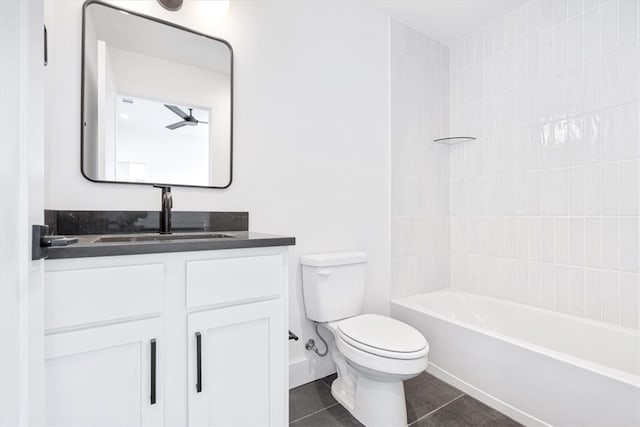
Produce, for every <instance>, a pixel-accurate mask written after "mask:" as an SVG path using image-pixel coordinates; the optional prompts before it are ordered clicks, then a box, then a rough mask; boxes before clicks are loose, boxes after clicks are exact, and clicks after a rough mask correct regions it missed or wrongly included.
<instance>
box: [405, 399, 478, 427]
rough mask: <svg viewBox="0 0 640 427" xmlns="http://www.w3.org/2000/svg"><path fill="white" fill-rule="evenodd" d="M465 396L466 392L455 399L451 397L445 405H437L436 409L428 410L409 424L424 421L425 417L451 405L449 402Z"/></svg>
mask: <svg viewBox="0 0 640 427" xmlns="http://www.w3.org/2000/svg"><path fill="white" fill-rule="evenodd" d="M464 396H465V394H464V393H462V394H461V395H460V396H458V397H456V398H454V399H451V400H450V401H448V402H447V403H445V404H444V405H440V406H438V407H437V408H436V409H434V410H433V411H431V412H427V413H426V414H424V415H423V416H421V417H420V418H417V419H416V420H415V421H413V422H412V423H411V424H409V426H412V425H414V424H415V423H417V422H418V421H422V420H424V419H425V418H427V417H428V416H429V415H432V414H435V413H436V412H438V411H439V410H440V409H442V408H444V407H445V406H447V405H449V404H451V403H453V402H455V401H456V400H458V399H460V398H462V397H464ZM409 426H407V427H409Z"/></svg>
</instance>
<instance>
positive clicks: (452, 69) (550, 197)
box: [391, 0, 640, 328]
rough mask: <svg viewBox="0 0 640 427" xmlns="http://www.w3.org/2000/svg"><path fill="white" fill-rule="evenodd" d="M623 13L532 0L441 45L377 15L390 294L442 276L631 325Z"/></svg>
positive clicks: (638, 70)
mask: <svg viewBox="0 0 640 427" xmlns="http://www.w3.org/2000/svg"><path fill="white" fill-rule="evenodd" d="M638 7H639V5H638V2H636V1H627V0H621V1H602V2H599V1H581V0H569V1H562V0H553V1H532V2H528V3H525V4H524V5H523V6H522V7H520V8H518V9H516V10H514V11H513V12H512V13H510V14H508V15H505V16H503V17H501V18H499V19H497V20H496V21H494V22H492V23H490V24H489V25H488V26H487V27H485V28H484V29H482V30H481V31H477V32H474V33H471V34H469V35H467V36H466V37H463V38H462V39H460V40H458V41H456V42H454V43H452V44H451V46H450V47H449V49H447V48H446V47H444V51H443V47H442V46H441V45H438V44H437V43H436V42H434V41H433V40H431V39H429V38H428V37H426V36H424V35H422V34H420V33H418V32H416V31H413V30H411V29H409V28H407V27H406V26H404V25H402V24H398V23H393V22H392V25H391V94H392V95H391V96H392V100H391V101H392V102H391V143H392V153H391V154H392V203H391V206H392V226H391V231H392V236H391V239H392V295H393V296H394V297H399V296H404V295H410V294H415V293H422V292H427V291H429V290H432V289H436V288H440V287H446V286H449V285H451V286H453V287H456V288H460V289H465V290H468V291H471V292H476V293H481V294H486V295H490V296H494V297H498V298H504V299H509V300H513V301H517V302H521V303H524V304H528V305H532V306H537V307H541V308H546V309H551V310H557V311H560V312H563V313H568V314H572V315H577V316H581V317H585V318H589V319H593V320H597V321H604V322H607V323H610V324H613V325H621V326H624V327H629V328H640V321H639V315H638V311H639V309H638V307H639V305H640V301H639V300H640V295H639V292H638V289H639V287H638V286H639V283H638V272H639V250H638V245H639V238H638V236H639V226H638V215H639V213H640V211H639V193H640V189H639V181H640V163H639V161H640V160H639V159H640V157H639V152H640V150H639V138H638V123H639V114H640V112H639V109H638V99H639V82H638V81H639V78H640V30H639V28H640V10H638ZM447 55H448V56H449V60H448V62H447V63H442V62H441V61H442V60H443V58H445V59H446V57H447ZM434 76H437V77H434ZM447 79H448V80H449V90H448V92H447V91H446V90H444V91H442V90H441V89H440V88H439V84H442V83H443V82H446V81H447ZM442 110H445V113H444V114H442ZM446 112H448V117H447V114H446ZM447 125H448V130H447V127H446V126H447ZM441 136H475V137H477V138H478V139H477V141H475V142H471V143H465V144H460V145H454V146H444V145H436V144H434V143H433V142H432V140H433V139H434V138H437V137H441Z"/></svg>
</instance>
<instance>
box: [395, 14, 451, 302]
mask: <svg viewBox="0 0 640 427" xmlns="http://www.w3.org/2000/svg"><path fill="white" fill-rule="evenodd" d="M390 71H391V88H390V89H391V90H390V93H391V194H392V203H391V295H392V297H394V298H395V297H401V296H407V295H412V294H416V293H422V292H426V291H429V290H434V289H438V288H442V287H446V286H448V283H449V185H448V180H449V151H448V149H447V148H448V147H446V146H441V145H436V144H433V143H425V141H431V140H433V139H434V138H440V137H441V136H443V135H446V133H447V129H448V125H449V122H448V116H449V101H448V99H449V97H448V85H449V49H448V48H447V47H446V46H445V45H443V44H440V43H438V42H436V41H435V40H432V39H430V38H429V37H426V36H425V35H423V34H421V33H419V32H417V31H415V30H413V29H411V28H409V27H407V26H405V25H403V24H400V23H398V22H395V21H393V20H392V21H391V70H390Z"/></svg>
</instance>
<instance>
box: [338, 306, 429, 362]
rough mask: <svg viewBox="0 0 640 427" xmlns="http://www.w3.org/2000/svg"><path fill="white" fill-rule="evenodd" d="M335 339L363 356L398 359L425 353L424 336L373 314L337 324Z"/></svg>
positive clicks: (395, 321)
mask: <svg viewBox="0 0 640 427" xmlns="http://www.w3.org/2000/svg"><path fill="white" fill-rule="evenodd" d="M336 329H337V332H338V334H337V336H338V338H339V339H340V340H341V341H342V342H343V343H344V344H345V345H348V346H350V347H353V348H355V349H357V350H360V351H364V352H366V353H369V354H372V355H375V356H380V357H385V358H390V359H401V360H412V359H420V358H422V357H424V356H426V355H427V353H428V352H429V345H428V343H427V340H426V339H425V338H424V336H423V335H422V334H421V333H420V332H419V331H417V330H416V329H414V328H412V327H411V326H409V325H407V324H406V323H403V322H400V321H398V320H395V319H392V318H389V317H385V316H380V315H377V314H361V315H359V316H354V317H350V318H347V319H344V320H341V321H339V322H337V325H336Z"/></svg>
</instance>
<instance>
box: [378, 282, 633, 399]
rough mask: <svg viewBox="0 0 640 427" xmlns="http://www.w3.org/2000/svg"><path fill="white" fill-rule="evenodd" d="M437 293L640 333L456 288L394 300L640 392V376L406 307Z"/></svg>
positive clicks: (615, 329) (393, 302) (617, 330)
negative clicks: (414, 301)
mask: <svg viewBox="0 0 640 427" xmlns="http://www.w3.org/2000/svg"><path fill="white" fill-rule="evenodd" d="M434 293H449V294H462V295H470V296H474V297H482V298H486V299H490V300H493V301H496V302H499V303H503V304H513V305H516V306H520V307H523V308H526V309H531V310H535V311H538V312H543V313H546V314H552V315H554V316H558V317H560V318H569V319H571V320H574V321H576V320H577V321H579V322H581V323H586V324H593V325H594V326H598V327H604V328H605V329H610V330H614V331H616V332H621V333H623V334H625V335H630V336H631V337H635V338H636V339H640V331H635V330H634V329H631V328H624V327H621V326H613V325H609V324H607V323H604V322H599V321H596V320H592V319H583V318H581V317H578V316H573V315H570V314H566V313H562V312H556V311H553V310H548V309H544V308H540V307H535V306H530V305H527V304H522V303H519V302H516V301H509V300H504V299H501V298H496V297H492V296H489V295H482V294H474V293H471V292H466V291H464V290H460V289H456V288H443V289H438V290H435V291H431V292H424V293H421V294H416V295H411V296H406V297H399V298H393V299H392V300H391V304H396V305H398V306H402V307H404V308H407V309H410V310H414V311H417V312H420V313H424V314H426V315H429V316H432V317H435V318H437V319H439V320H442V321H444V322H449V323H452V324H454V325H456V326H459V327H462V328H466V329H470V330H472V331H474V332H477V333H481V334H484V335H488V336H490V337H492V338H495V339H498V340H501V341H504V342H506V343H509V344H514V345H517V346H519V347H522V348H525V349H527V350H530V351H534V352H536V353H538V354H541V355H543V356H547V357H551V358H554V359H558V360H561V361H562V362H565V363H569V364H571V365H574V366H577V367H579V368H582V369H587V370H589V371H591V372H593V373H595V374H599V375H603V376H606V377H608V378H610V379H612V380H615V381H620V382H622V383H625V384H628V385H630V386H633V387H636V388H639V389H640V375H635V374H633V373H631V372H626V371H622V370H620V369H616V368H612V367H609V366H606V365H602V364H600V363H596V362H592V361H590V360H586V359H583V358H580V357H577V356H572V355H569V354H566V353H562V352H560V351H557V350H552V349H549V348H546V347H542V346H540V345H537V344H533V343H531V342H528V341H525V340H522V339H518V338H514V337H511V336H509V335H505V334H502V333H499V332H495V331H492V330H491V329H488V328H483V327H480V326H476V325H472V324H470V323H467V322H463V321H460V320H457V319H452V318H450V317H447V316H445V315H443V314H441V313H438V312H436V311H434V310H430V309H427V308H423V309H420V310H418V309H417V308H416V307H414V306H412V305H410V304H407V303H404V302H403V300H409V299H411V298H415V297H417V296H420V295H429V294H434ZM426 338H427V342H429V337H426Z"/></svg>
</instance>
